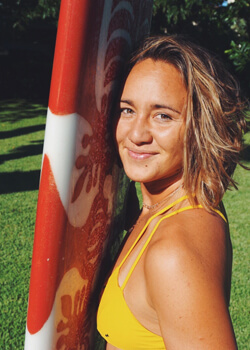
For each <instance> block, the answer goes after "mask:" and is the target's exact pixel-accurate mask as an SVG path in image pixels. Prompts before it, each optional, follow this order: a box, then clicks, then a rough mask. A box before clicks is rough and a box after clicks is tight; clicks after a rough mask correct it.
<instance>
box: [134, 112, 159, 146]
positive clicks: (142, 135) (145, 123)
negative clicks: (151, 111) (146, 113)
mask: <svg viewBox="0 0 250 350" xmlns="http://www.w3.org/2000/svg"><path fill="white" fill-rule="evenodd" d="M129 139H130V141H131V142H133V143H134V144H137V145H140V144H144V143H151V142H152V139H153V137H152V134H151V129H150V122H149V120H148V118H145V117H143V116H142V117H139V116H138V117H137V118H135V120H134V122H133V123H132V125H131V130H130V132H129Z"/></svg>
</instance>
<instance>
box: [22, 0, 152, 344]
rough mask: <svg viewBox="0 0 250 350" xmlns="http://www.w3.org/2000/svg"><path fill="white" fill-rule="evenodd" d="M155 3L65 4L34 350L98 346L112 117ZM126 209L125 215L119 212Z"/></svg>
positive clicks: (103, 0)
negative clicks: (95, 295)
mask: <svg viewBox="0 0 250 350" xmlns="http://www.w3.org/2000/svg"><path fill="white" fill-rule="evenodd" d="M151 10H152V0H130V1H129V0H96V1H93V0H62V1H61V9H60V18H59V24H58V34H57V41H56V49H55V57H54V65H53V74H52V82H51V92H50V99H49V108H48V115H47V123H46V133H45V142H44V152H43V163H42V171H41V180H40V189H39V198H38V207H37V219H36V227H35V239H34V248H33V259H32V269H31V280H30V293H29V306H28V315H27V329H26V338H25V349H26V350H51V349H56V350H60V349H68V350H69V349H71V350H72V349H77V350H83V349H84V350H87V349H90V350H91V349H93V348H94V346H93V343H92V336H91V334H92V331H93V327H94V319H95V315H93V314H91V312H90V300H91V295H92V294H91V293H92V291H93V288H94V284H95V278H96V275H97V273H98V270H99V267H100V264H101V259H102V256H103V251H104V247H105V246H106V243H107V240H108V237H109V233H110V228H111V225H112V222H113V220H114V216H115V210H116V209H117V208H118V207H119V204H118V199H117V195H116V193H117V188H118V185H119V182H120V184H121V183H122V177H121V176H120V172H119V169H118V167H117V166H116V164H115V161H114V159H115V156H114V153H113V151H112V147H111V143H112V135H111V132H110V130H109V126H110V125H109V117H110V107H111V103H112V99H113V97H114V95H115V94H114V90H115V84H116V83H117V82H119V71H120V68H121V66H122V65H123V63H124V58H125V57H126V56H127V54H128V53H129V52H130V51H131V49H132V48H133V45H134V43H135V42H136V41H137V40H138V39H139V38H140V37H141V36H142V35H144V34H145V33H146V32H148V31H149V27H150V19H151ZM118 209H119V208H118Z"/></svg>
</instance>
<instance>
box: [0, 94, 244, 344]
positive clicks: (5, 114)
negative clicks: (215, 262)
mask: <svg viewBox="0 0 250 350" xmlns="http://www.w3.org/2000/svg"><path fill="white" fill-rule="evenodd" d="M46 109H47V108H46V105H45V104H42V103H35V102H29V101H13V100H9V101H2V102H1V109H0V149H1V152H0V153H1V154H0V193H1V197H0V209H1V210H0V249H1V255H0V268H1V274H0V349H1V350H19V349H23V344H24V333H25V322H26V310H27V300H28V289H29V275H30V267H31V256H32V245H33V232H34V224H35V215H36V202H37V195H38V183H39V173H40V166H41V153H42V145H43V137H44V127H45V118H46ZM249 134H250V133H248V134H247V135H246V146H247V149H246V151H245V152H244V154H243V156H244V163H245V164H247V165H248V166H250V157H249V147H250V146H249V145H250V135H249ZM235 179H236V180H237V181H238V183H239V191H238V192H236V191H229V192H228V193H227V194H226V196H225V200H224V204H225V207H226V209H227V214H228V217H229V223H230V228H231V238H232V244H233V248H234V262H233V279H232V293H231V306H230V312H231V316H232V320H233V325H234V329H235V333H236V337H237V342H238V346H239V349H240V350H241V349H242V350H245V349H250V347H249V334H250V326H249V310H250V308H249V306H250V305H249V304H250V300H249V292H248V291H249V287H250V286H249V272H248V268H249V256H250V251H249V231H250V219H249V207H250V172H247V171H245V170H244V169H242V168H240V167H238V168H237V170H236V173H235Z"/></svg>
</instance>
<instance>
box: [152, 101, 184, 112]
mask: <svg viewBox="0 0 250 350" xmlns="http://www.w3.org/2000/svg"><path fill="white" fill-rule="evenodd" d="M151 107H152V108H157V109H158V108H165V109H170V110H171V111H173V112H175V113H178V114H181V112H180V111H177V109H175V108H173V107H171V106H168V105H163V104H158V103H156V104H153V105H151Z"/></svg>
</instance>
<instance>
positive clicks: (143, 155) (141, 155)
mask: <svg viewBox="0 0 250 350" xmlns="http://www.w3.org/2000/svg"><path fill="white" fill-rule="evenodd" d="M127 150H128V154H129V156H130V157H131V158H133V159H137V160H144V159H148V158H150V157H152V156H154V155H156V153H155V152H148V151H135V150H131V149H129V148H128V149H127Z"/></svg>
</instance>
